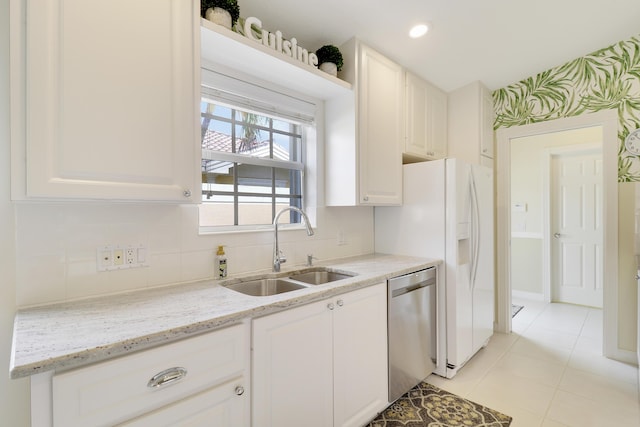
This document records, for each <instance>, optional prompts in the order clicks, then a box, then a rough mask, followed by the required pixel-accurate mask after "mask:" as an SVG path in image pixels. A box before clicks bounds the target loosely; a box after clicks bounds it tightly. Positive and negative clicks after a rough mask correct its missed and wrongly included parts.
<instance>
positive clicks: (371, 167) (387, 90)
mask: <svg viewBox="0 0 640 427" xmlns="http://www.w3.org/2000/svg"><path fill="white" fill-rule="evenodd" d="M360 65H361V66H360V69H359V70H358V73H359V75H358V82H357V90H358V97H359V102H358V118H359V123H358V130H359V135H358V144H359V148H358V158H359V162H358V163H359V175H358V176H359V180H360V183H359V191H360V194H359V202H360V203H362V204H370V205H399V204H401V203H402V144H403V143H404V139H403V135H404V130H403V129H404V120H403V117H404V115H403V114H404V113H403V110H404V102H403V98H404V72H403V70H402V68H401V67H400V66H399V65H398V64H396V63H394V62H392V61H390V60H389V59H387V58H385V57H384V56H382V55H380V54H379V53H377V52H376V51H374V50H372V49H370V48H368V47H366V46H363V45H360Z"/></svg>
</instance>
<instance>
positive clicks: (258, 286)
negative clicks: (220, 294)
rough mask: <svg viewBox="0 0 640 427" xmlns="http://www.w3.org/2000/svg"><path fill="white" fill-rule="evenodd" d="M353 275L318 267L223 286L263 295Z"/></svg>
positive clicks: (252, 294) (259, 295) (246, 293)
mask: <svg viewBox="0 0 640 427" xmlns="http://www.w3.org/2000/svg"><path fill="white" fill-rule="evenodd" d="M353 276H355V274H352V273H346V272H336V271H331V270H328V269H326V268H323V267H318V268H314V269H312V270H309V269H305V270H301V271H300V272H292V273H291V274H290V275H289V276H287V277H265V278H261V279H252V280H246V281H242V282H239V283H233V284H230V285H225V287H226V288H227V289H231V290H232V291H236V292H240V293H242V294H245V295H251V296H257V297H263V296H270V295H276V294H281V293H283V292H290V291H295V290H298V289H304V288H309V287H311V286H316V285H323V284H325V283H330V282H335V281H338V280H343V279H348V278H350V277H353Z"/></svg>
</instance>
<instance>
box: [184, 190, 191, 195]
mask: <svg viewBox="0 0 640 427" xmlns="http://www.w3.org/2000/svg"><path fill="white" fill-rule="evenodd" d="M182 194H183V195H184V197H191V190H184V192H183V193H182Z"/></svg>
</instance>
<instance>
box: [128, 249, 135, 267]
mask: <svg viewBox="0 0 640 427" xmlns="http://www.w3.org/2000/svg"><path fill="white" fill-rule="evenodd" d="M136 253H137V250H135V249H134V248H127V250H126V252H125V262H126V263H127V265H132V264H137V261H136Z"/></svg>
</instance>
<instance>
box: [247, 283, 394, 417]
mask: <svg viewBox="0 0 640 427" xmlns="http://www.w3.org/2000/svg"><path fill="white" fill-rule="evenodd" d="M252 378H253V385H252V389H253V395H252V401H253V402H252V408H253V409H252V418H253V425H254V426H255V427H258V426H259V427H266V426H273V427H289V426H291V427H293V426H295V427H298V426H305V427H316V426H317V427H321V426H322V427H324V426H327V427H329V426H354V427H356V426H361V425H363V424H365V423H366V422H368V421H369V420H371V419H372V418H373V417H374V416H375V415H376V413H378V412H379V411H380V410H382V409H383V408H384V407H385V406H386V405H387V404H388V401H387V388H388V386H387V384H388V381H387V304H386V284H385V283H381V284H378V285H375V286H371V287H367V288H364V289H360V290H357V291H353V292H349V293H346V294H343V295H339V296H336V297H332V298H330V299H327V300H324V301H319V302H316V303H311V304H308V305H304V306H302V307H298V308H293V309H290V310H287V311H283V312H280V313H276V314H273V315H270V316H265V317H262V318H258V319H255V320H254V321H253V362H252Z"/></svg>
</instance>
